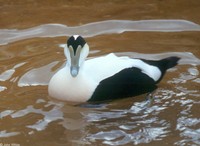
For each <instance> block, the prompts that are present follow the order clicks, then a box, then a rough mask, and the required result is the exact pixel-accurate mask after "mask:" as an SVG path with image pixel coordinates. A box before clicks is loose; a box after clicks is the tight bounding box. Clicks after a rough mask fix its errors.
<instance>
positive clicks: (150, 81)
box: [48, 35, 180, 102]
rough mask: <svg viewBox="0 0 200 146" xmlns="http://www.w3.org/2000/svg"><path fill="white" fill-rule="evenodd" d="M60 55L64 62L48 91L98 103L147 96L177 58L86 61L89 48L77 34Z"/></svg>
mask: <svg viewBox="0 0 200 146" xmlns="http://www.w3.org/2000/svg"><path fill="white" fill-rule="evenodd" d="M64 54H65V56H66V58H67V63H66V65H65V66H64V67H63V68H62V69H60V70H58V72H56V73H55V74H54V75H53V77H52V78H51V80H50V82H49V86H48V92H49V95H50V96H51V97H53V98H56V99H59V100H64V101H70V102H100V101H101V102H102V101H106V100H113V99H120V98H125V97H133V96H137V95H141V94H144V93H150V92H152V91H154V90H155V89H156V88H157V83H159V82H160V81H161V79H162V78H163V76H164V74H165V72H166V70H167V69H169V68H172V67H174V66H175V65H177V62H178V60H179V59H180V58H179V57H176V56H172V57H167V58H164V59H161V60H145V59H133V58H129V57H127V56H123V57H118V56H116V55H115V54H113V53H110V54H108V55H105V56H101V57H96V58H92V59H88V60H86V58H87V56H88V54H89V46H88V44H87V42H86V41H85V39H84V38H83V37H81V36H80V35H73V36H71V37H69V39H68V40H67V44H66V45H65V48H64Z"/></svg>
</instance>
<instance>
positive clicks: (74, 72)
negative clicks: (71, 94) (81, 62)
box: [70, 66, 79, 78]
mask: <svg viewBox="0 0 200 146" xmlns="http://www.w3.org/2000/svg"><path fill="white" fill-rule="evenodd" d="M78 72H79V67H78V66H71V67H70V73H71V75H72V77H74V78H75V77H76V76H77V75H78Z"/></svg>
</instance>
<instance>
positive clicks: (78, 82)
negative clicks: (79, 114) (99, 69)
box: [48, 66, 97, 102]
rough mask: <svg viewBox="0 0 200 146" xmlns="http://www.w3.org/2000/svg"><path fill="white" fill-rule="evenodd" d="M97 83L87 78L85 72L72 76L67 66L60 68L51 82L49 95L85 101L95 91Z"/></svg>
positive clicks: (68, 99) (67, 99)
mask: <svg viewBox="0 0 200 146" xmlns="http://www.w3.org/2000/svg"><path fill="white" fill-rule="evenodd" d="M96 86H97V84H96V83H95V82H93V81H92V80H90V78H87V77H86V76H85V75H84V73H81V72H80V73H79V75H78V76H77V77H76V78H73V77H71V75H70V71H69V69H68V68H67V66H65V67H64V68H63V69H61V70H59V71H58V72H57V73H56V74H55V75H54V76H53V77H52V79H51V80H50V82H49V88H48V91H49V95H50V96H51V97H54V98H56V99H59V100H65V101H71V102H85V101H87V100H88V99H89V98H90V97H91V95H92V93H93V92H94V90H95V88H96Z"/></svg>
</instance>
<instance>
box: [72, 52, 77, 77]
mask: <svg viewBox="0 0 200 146" xmlns="http://www.w3.org/2000/svg"><path fill="white" fill-rule="evenodd" d="M70 73H71V75H72V77H76V76H77V75H78V73H79V55H75V56H74V55H72V56H71V67H70Z"/></svg>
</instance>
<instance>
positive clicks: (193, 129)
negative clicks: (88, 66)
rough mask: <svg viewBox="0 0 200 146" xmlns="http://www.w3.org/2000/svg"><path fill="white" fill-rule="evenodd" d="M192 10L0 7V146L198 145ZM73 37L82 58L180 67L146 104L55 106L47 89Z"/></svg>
mask: <svg viewBox="0 0 200 146" xmlns="http://www.w3.org/2000/svg"><path fill="white" fill-rule="evenodd" d="M89 4H90V5H89ZM199 5H200V3H199V2H198V1H195V2H190V3H188V2H187V1H182V2H181V3H179V2H175V1H174V2H168V3H167V4H166V2H163V1H156V0H155V1H151V2H143V1H141V2H137V3H135V2H134V1H126V2H123V3H122V2H120V1H116V2H104V1H99V2H98V3H97V2H93V1H84V2H83V1H70V2H64V1H63V2H62V1H58V2H56V3H55V2H53V1H48V3H47V2H39V1H38V2H37V1H34V2H29V1H28V2H5V1H4V2H1V13H0V17H1V23H0V38H1V40H0V44H1V45H0V145H6V144H7V145H13V146H14V145H18V146H23V145H34V146H37V145H38V146H41V145H50V146H51V145H52V146H62V145H63V146H64V145H133V144H135V145H146V144H148V145H181V146H182V145H199V144H200V136H199V135H200V118H199V117H200V114H199V104H200V101H199V97H200V90H199V89H200V77H199V69H200V67H199V64H200V60H199V58H200V51H199V48H200V43H199V40H200V37H199V36H200V35H199V24H200V22H199V18H198V17H199V15H198V14H199V8H198V6H199ZM30 6H31V7H30ZM169 7H170V11H169ZM96 9H98V10H99V11H98V12H96ZM188 9H189V10H190V12H189V13H188V12H187V10H188ZM91 12H96V13H91ZM80 14H81V17H80ZM72 16H73V17H72ZM169 19H170V20H169ZM113 20H118V21H113ZM52 23H53V24H52ZM79 31H80V34H82V35H83V36H85V37H86V40H87V42H88V44H89V46H90V48H91V51H90V56H89V57H94V56H100V55H104V54H107V53H111V52H115V53H116V54H117V55H119V56H121V55H127V56H130V57H140V58H148V59H160V58H164V57H167V56H171V55H176V56H179V57H181V58H182V59H181V61H180V65H178V66H176V67H175V68H173V69H170V70H169V71H168V72H167V74H166V75H165V77H164V79H163V80H162V81H161V82H160V83H159V88H158V89H157V90H156V91H155V92H154V93H152V95H151V96H150V97H148V100H147V99H146V95H141V96H138V97H134V98H128V99H122V100H116V101H112V102H109V103H102V104H99V105H90V104H81V105H80V104H78V105H71V104H69V103H65V102H61V101H55V100H53V99H52V98H50V97H49V96H48V93H47V85H48V82H49V79H50V78H51V76H52V75H53V74H54V73H55V71H56V70H58V69H59V68H60V67H61V66H62V65H63V64H64V63H65V61H66V60H65V57H64V54H63V49H62V46H63V44H64V43H65V42H66V36H69V35H71V34H73V33H79Z"/></svg>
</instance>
